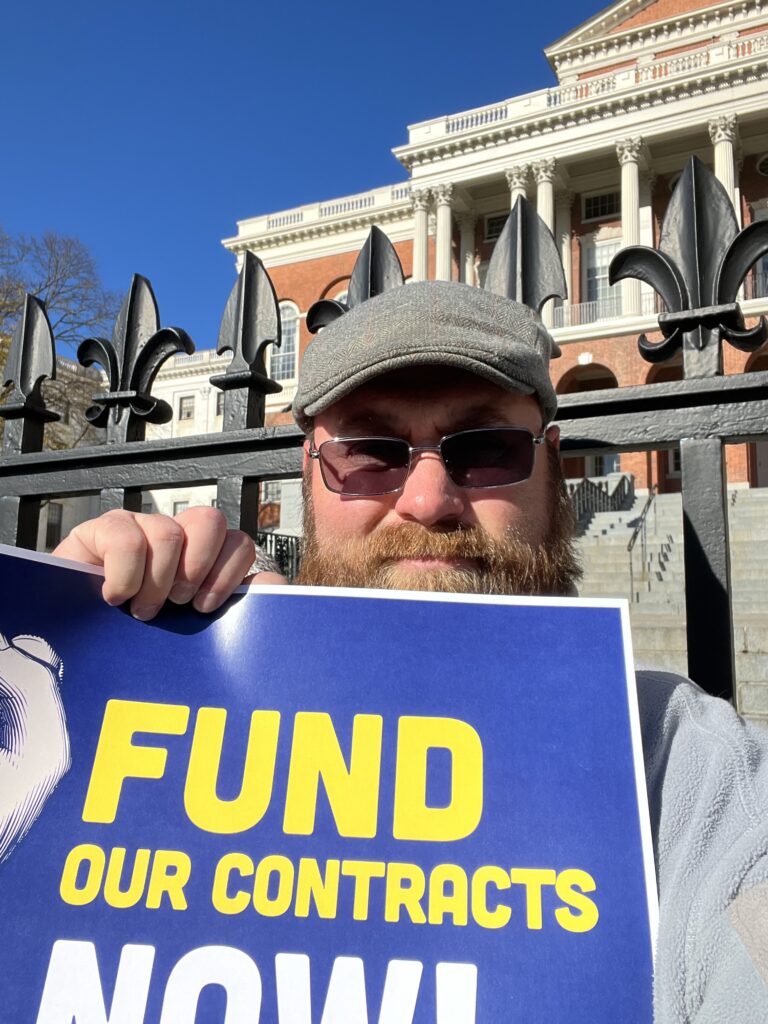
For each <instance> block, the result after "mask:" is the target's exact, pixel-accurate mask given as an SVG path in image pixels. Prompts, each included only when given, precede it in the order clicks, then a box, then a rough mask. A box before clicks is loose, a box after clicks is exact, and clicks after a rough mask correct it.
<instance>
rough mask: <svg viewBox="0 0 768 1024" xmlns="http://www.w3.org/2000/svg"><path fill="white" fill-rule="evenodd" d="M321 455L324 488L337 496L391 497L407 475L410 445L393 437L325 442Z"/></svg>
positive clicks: (320, 449) (320, 450) (322, 445)
mask: <svg viewBox="0 0 768 1024" xmlns="http://www.w3.org/2000/svg"><path fill="white" fill-rule="evenodd" d="M319 452H320V468H321V470H322V473H323V480H324V481H325V486H326V487H327V488H328V489H329V490H330V491H335V492H336V494H358V495H364V494H388V493H389V492H391V491H398V490H400V488H401V487H402V486H403V484H404V483H405V478H406V476H407V474H408V463H409V460H410V452H409V449H408V444H407V443H406V442H405V441H400V440H398V439H396V438H393V437H361V438H353V439H351V440H342V441H324V442H323V443H322V444H321V445H320V448H319Z"/></svg>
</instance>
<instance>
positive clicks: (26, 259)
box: [0, 228, 120, 355]
mask: <svg viewBox="0 0 768 1024" xmlns="http://www.w3.org/2000/svg"><path fill="white" fill-rule="evenodd" d="M26 292H31V293H32V294H33V295H37V296H38V298H40V299H42V300H43V302H44V303H45V305H46V307H47V310H48V317H49V319H50V321H51V327H52V328H53V336H54V338H55V339H56V345H57V351H58V353H59V355H73V354H74V350H75V347H76V345H77V344H78V342H80V341H82V339H83V338H84V337H86V336H88V335H94V334H99V335H104V334H107V335H109V334H110V333H111V330H112V322H113V321H114V319H115V317H116V316H117V313H118V310H119V308H120V296H119V295H117V294H116V293H114V292H110V291H107V290H106V289H105V288H104V286H103V285H102V283H101V280H100V279H99V274H98V271H97V270H96V263H95V261H94V259H93V256H92V255H91V253H90V252H89V250H88V248H87V246H86V245H84V243H83V242H81V241H80V240H79V239H78V238H67V237H66V236H64V235H56V234H53V233H52V232H48V233H46V234H44V235H41V236H39V237H35V236H27V235H15V236H12V235H8V234H6V233H5V232H4V231H3V230H2V229H1V228H0V336H6V337H8V336H11V337H12V336H13V331H14V330H15V328H16V324H17V323H18V321H19V317H20V316H21V313H22V310H23V309H24V295H25V294H26Z"/></svg>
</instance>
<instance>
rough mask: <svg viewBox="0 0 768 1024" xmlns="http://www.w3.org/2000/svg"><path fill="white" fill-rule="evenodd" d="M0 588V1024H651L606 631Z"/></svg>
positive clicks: (423, 610) (626, 704) (623, 692)
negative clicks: (132, 606)
mask: <svg viewBox="0 0 768 1024" xmlns="http://www.w3.org/2000/svg"><path fill="white" fill-rule="evenodd" d="M0 570H1V573H2V575H1V576H0V578H1V579H2V596H1V597H0V631H2V634H3V637H0V906H2V917H1V918H0V920H1V921H2V929H3V939H2V971H0V1007H1V1008H2V1010H1V1011H0V1016H1V1017H2V1019H3V1020H4V1021H5V1020H7V1021H9V1022H11V1021H12V1022H13V1024H26V1022H35V1024H73V1021H74V1024H158V1022H159V1024H193V1022H198V1024H200V1022H212V1024H246V1022H247V1024H259V1022H262V1024H264V1022H269V1024H367V1022H369V1021H370V1022H371V1024H373V1022H376V1021H378V1022H379V1024H410V1022H413V1024H475V1022H479V1024H497V1022H501V1021H504V1022H521V1024H522V1022H525V1024H536V1022H542V1024H543V1022H547V1024H550V1022H553V1021H558V1022H564V1021H567V1022H585V1024H586V1022H589V1024H595V1022H609V1021H610V1022H614V1021H617V1020H621V1021H623V1022H630V1021H631V1022H649V1024H650V1021H651V1018H652V1014H651V964H652V948H651V947H652V935H653V928H654V924H653V922H654V915H655V910H654V901H655V894H654V891H653V887H654V875H653V858H652V851H651V849H650V838H649V835H650V833H649V828H648V821H647V807H646V803H645V786H644V781H643V776H642V758H641V754H640V746H639V742H640V741H639V727H638V718H637V708H636V700H635V696H634V679H633V676H632V670H631V662H630V661H629V656H628V653H627V652H628V648H627V647H626V637H627V621H628V616H627V610H626V607H625V606H623V604H622V602H618V601H588V600H570V599H561V600H556V599H522V598H521V599H516V598H509V599H506V598H487V597H471V596H460V597H459V596H439V595H434V596H428V595H416V594H405V593H397V592H390V593H374V592H368V591H352V590H321V589H315V590H310V589H302V588H298V587H285V588H267V587H264V588H252V589H251V590H250V591H245V590H243V592H242V593H240V594H238V595H236V597H235V598H234V599H233V600H232V601H231V602H230V604H229V606H228V608H227V609H226V610H225V611H223V612H221V613H219V614H217V615H214V616H212V617H211V616H202V615H198V614H197V613H195V612H194V611H191V610H189V609H179V608H174V607H169V608H167V609H166V610H165V611H164V612H163V613H161V615H160V616H159V617H158V619H157V620H156V621H154V622H152V623H142V622H138V621H136V620H134V619H132V618H131V617H130V615H129V614H128V613H127V612H126V611H124V610H121V609H114V608H109V607H107V605H106V604H104V602H103V601H102V600H101V597H100V588H101V578H100V576H99V574H98V572H97V571H95V570H85V569H83V568H82V567H79V568H77V567H74V566H73V565H72V564H71V563H62V562H58V561H56V560H53V559H50V558H47V557H45V556H39V555H31V554H29V553H22V552H18V551H15V550H14V549H10V548H4V549H3V550H2V552H0Z"/></svg>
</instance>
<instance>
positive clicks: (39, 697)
mask: <svg viewBox="0 0 768 1024" xmlns="http://www.w3.org/2000/svg"><path fill="white" fill-rule="evenodd" d="M62 674H63V665H62V663H61V658H59V656H58V655H57V654H56V653H55V651H53V650H52V648H51V647H50V645H49V644H48V643H46V641H45V640H42V639H41V638H40V637H37V636H17V637H14V639H13V640H11V641H10V642H9V641H8V640H6V638H5V637H4V636H3V635H2V633H0V861H2V860H4V859H5V858H6V857H7V856H8V855H9V853H10V852H11V850H12V849H13V847H14V846H15V845H16V843H18V842H19V840H20V839H22V838H23V837H24V836H25V835H26V833H27V832H28V831H29V829H30V827H31V826H32V824H33V823H34V821H35V820H36V819H37V818H38V816H39V815H40V812H41V811H42V809H43V806H44V805H45V802H46V800H47V799H48V797H49V796H50V795H51V793H52V792H53V791H54V789H55V788H56V786H57V784H58V783H59V781H60V780H61V778H62V777H63V776H64V775H65V774H66V772H67V770H68V768H69V765H70V756H69V737H68V736H67V725H66V721H65V718H64V707H63V705H62V703H61V697H60V695H59V682H60V680H61V677H62Z"/></svg>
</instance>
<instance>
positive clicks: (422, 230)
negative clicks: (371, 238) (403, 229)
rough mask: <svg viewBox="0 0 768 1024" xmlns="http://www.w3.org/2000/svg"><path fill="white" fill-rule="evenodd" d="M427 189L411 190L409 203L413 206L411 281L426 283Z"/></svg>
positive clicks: (427, 250) (427, 249)
mask: <svg viewBox="0 0 768 1024" xmlns="http://www.w3.org/2000/svg"><path fill="white" fill-rule="evenodd" d="M429 197H430V193H429V189H428V188H413V189H411V203H412V205H413V272H412V274H411V279H412V280H413V281H426V279H427V256H428V252H429V248H428V241H427V239H428V228H429Z"/></svg>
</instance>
